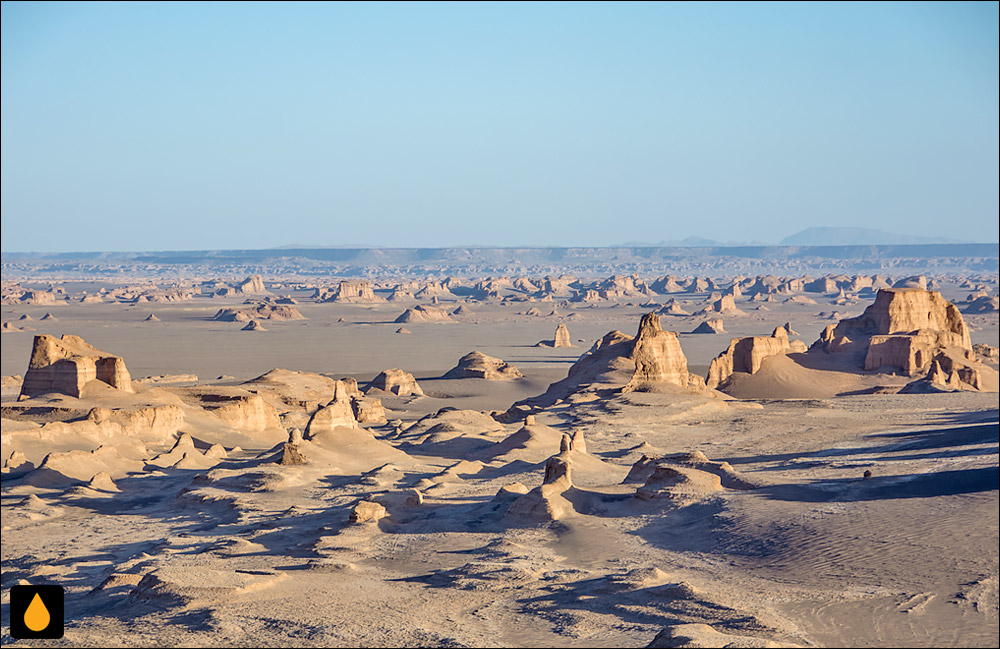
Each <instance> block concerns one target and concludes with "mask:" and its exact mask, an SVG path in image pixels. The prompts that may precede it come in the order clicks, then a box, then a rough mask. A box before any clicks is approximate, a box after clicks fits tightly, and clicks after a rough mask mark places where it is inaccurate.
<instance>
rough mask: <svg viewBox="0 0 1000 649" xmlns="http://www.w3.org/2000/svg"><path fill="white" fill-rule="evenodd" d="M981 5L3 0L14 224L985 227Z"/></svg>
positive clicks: (676, 229) (580, 239) (225, 229)
mask: <svg viewBox="0 0 1000 649" xmlns="http://www.w3.org/2000/svg"><path fill="white" fill-rule="evenodd" d="M997 7H998V5H997V3H964V4H963V3H940V4H939V3H912V4H911V3H874V4H854V3H851V4H847V3H843V4H841V3H832V4H826V3H819V4H789V3H773V4H772V3H738V4H707V3H694V4H686V3H677V4H674V3H662V4H660V3H656V4H653V3H637V4H630V3H614V4H604V3H586V4H576V3H553V4H548V3H539V4H534V3H524V4H521V3H518V4H505V3H473V4H456V3H445V4H437V3H413V4H396V3H388V4H381V3H362V4H354V3H343V4H319V3H303V4H296V3H280V4H270V3H247V4H242V3H226V4H215V3H178V4H174V3H134V4H126V3H108V4H105V3H52V4H50V3H39V2H30V3H19V2H4V3H3V5H2V12H3V15H2V58H0V65H2V76H0V83H2V114H0V115H2V140H0V147H2V179H0V180H2V194H0V201H2V235H3V236H2V249H3V250H4V251H28V250H45V251H71V250H161V249H214V248H264V247H271V246H280V245H287V244H292V243H298V244H306V245H331V246H332V245H354V244H366V245H382V246H451V245H588V246H589V245H608V244H615V243H620V242H623V241H649V242H657V241H661V240H665V239H683V238H685V237H689V236H702V237H708V238H713V239H718V240H723V241H752V240H755V241H761V242H776V241H779V240H780V239H782V238H784V237H785V236H787V235H789V234H792V233H794V232H796V231H798V230H801V229H804V228H806V227H810V226H821V225H845V226H860V227H869V228H879V229H884V230H890V231H900V232H909V233H912V234H915V235H921V236H942V237H948V238H951V239H961V240H968V241H989V242H995V241H997V240H998V226H997V215H998V209H1000V208H998V181H997V178H998V175H1000V170H998V157H1000V153H998V122H1000V116H998V76H1000V73H998V58H1000V54H998V51H1000V50H998V27H997V25H998V10H997Z"/></svg>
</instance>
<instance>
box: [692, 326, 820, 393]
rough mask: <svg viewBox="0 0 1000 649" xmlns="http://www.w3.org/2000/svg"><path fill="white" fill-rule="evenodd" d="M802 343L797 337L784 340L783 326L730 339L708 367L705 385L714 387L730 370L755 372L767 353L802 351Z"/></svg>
mask: <svg viewBox="0 0 1000 649" xmlns="http://www.w3.org/2000/svg"><path fill="white" fill-rule="evenodd" d="M805 351H806V346H805V343H803V342H802V341H800V340H793V341H789V340H788V332H787V331H785V328H784V327H776V328H775V329H774V332H773V333H772V334H771V335H770V336H747V337H745V338H733V339H732V340H731V341H730V343H729V348H728V349H726V351H724V352H722V353H721V354H719V355H718V356H716V357H715V358H714V359H712V363H711V365H709V368H708V376H707V377H706V378H705V385H706V386H708V387H709V388H713V389H714V388H716V387H718V386H719V385H720V384H722V383H723V382H724V381H725V380H726V379H728V378H729V377H730V376H731V375H732V374H733V372H746V373H747V374H755V373H756V372H757V371H758V370H759V369H760V366H761V363H763V362H764V359H765V358H768V357H769V356H777V355H778V354H788V353H792V352H805Z"/></svg>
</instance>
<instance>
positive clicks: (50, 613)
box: [10, 586, 64, 640]
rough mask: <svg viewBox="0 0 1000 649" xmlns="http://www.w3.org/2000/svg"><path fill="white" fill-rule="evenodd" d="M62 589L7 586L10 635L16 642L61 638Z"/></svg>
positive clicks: (57, 587)
mask: <svg viewBox="0 0 1000 649" xmlns="http://www.w3.org/2000/svg"><path fill="white" fill-rule="evenodd" d="M63 597H64V593H63V587H62V586H11V587H10V635H11V637H12V638H17V639H18V640H27V639H31V638H43V639H46V640H55V639H56V638H61V637H63Z"/></svg>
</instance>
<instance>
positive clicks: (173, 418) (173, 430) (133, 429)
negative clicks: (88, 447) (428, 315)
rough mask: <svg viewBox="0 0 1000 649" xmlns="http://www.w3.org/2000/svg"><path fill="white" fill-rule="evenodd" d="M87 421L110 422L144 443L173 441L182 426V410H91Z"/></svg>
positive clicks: (153, 408)
mask: <svg viewBox="0 0 1000 649" xmlns="http://www.w3.org/2000/svg"><path fill="white" fill-rule="evenodd" d="M87 419H89V420H90V421H92V422H94V423H95V424H98V425H100V424H102V423H104V422H106V421H112V422H115V423H117V424H119V425H120V426H121V427H122V428H123V429H124V430H125V432H126V433H128V434H130V435H134V436H136V437H139V438H141V439H143V440H145V441H162V440H166V439H173V438H174V437H175V436H176V435H177V433H178V431H180V428H181V426H183V425H184V410H183V409H182V408H181V407H180V406H175V405H162V406H147V407H144V408H132V409H125V408H119V409H114V410H112V409H110V408H92V409H91V410H90V412H89V413H88V414H87Z"/></svg>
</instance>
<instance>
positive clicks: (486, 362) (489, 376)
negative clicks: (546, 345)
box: [444, 352, 523, 381]
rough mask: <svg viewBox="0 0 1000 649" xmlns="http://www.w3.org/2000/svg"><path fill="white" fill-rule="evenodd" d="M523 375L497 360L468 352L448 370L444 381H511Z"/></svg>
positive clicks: (478, 353)
mask: <svg viewBox="0 0 1000 649" xmlns="http://www.w3.org/2000/svg"><path fill="white" fill-rule="evenodd" d="M522 376H523V375H522V374H521V371H520V370H519V369H517V368H516V367H514V366H513V365H509V364H508V363H505V362H504V361H502V360H501V359H499V358H494V357H492V356H487V355H486V354H483V353H482V352H470V353H468V354H466V355H465V356H463V357H462V358H460V359H459V360H458V365H456V366H455V367H453V368H452V369H450V370H448V372H447V373H446V374H445V375H444V378H446V379H486V380H487V381H512V380H514V379H519V378H521V377H522Z"/></svg>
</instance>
